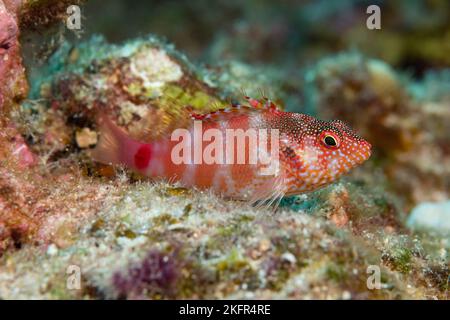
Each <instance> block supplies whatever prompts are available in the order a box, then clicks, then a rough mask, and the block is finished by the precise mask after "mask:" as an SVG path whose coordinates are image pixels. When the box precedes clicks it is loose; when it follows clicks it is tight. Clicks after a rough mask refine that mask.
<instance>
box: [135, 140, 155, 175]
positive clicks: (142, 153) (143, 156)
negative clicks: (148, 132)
mask: <svg viewBox="0 0 450 320" xmlns="http://www.w3.org/2000/svg"><path fill="white" fill-rule="evenodd" d="M151 157H152V148H151V146H150V145H148V144H144V145H142V146H141V147H140V148H139V149H138V151H137V152H136V154H135V155H134V164H135V165H136V167H137V168H138V169H139V170H143V169H145V168H147V167H148V164H149V163H150V159H151Z"/></svg>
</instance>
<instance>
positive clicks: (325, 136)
mask: <svg viewBox="0 0 450 320" xmlns="http://www.w3.org/2000/svg"><path fill="white" fill-rule="evenodd" d="M321 142H322V143H323V144H324V145H325V147H327V148H338V147H339V138H338V137H337V136H336V135H334V134H333V133H331V132H323V133H322V135H321Z"/></svg>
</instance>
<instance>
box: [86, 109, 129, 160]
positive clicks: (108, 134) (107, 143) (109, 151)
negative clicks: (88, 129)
mask: <svg viewBox="0 0 450 320" xmlns="http://www.w3.org/2000/svg"><path fill="white" fill-rule="evenodd" d="M97 123H98V125H99V128H100V140H99V142H98V143H97V146H96V147H95V149H93V150H91V152H90V155H91V157H92V159H93V160H94V161H97V162H100V163H104V164H110V165H111V164H122V157H121V152H124V150H123V148H124V146H126V143H127V141H128V140H130V138H129V137H128V135H127V134H126V132H124V131H123V130H122V129H120V128H119V127H118V126H117V125H115V124H114V123H113V122H112V121H111V120H110V119H109V118H108V117H107V116H104V115H101V116H99V118H98V121H97Z"/></svg>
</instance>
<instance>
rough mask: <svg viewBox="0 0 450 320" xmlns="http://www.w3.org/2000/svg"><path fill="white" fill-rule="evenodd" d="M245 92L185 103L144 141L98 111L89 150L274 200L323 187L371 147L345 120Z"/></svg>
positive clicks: (164, 175)
mask: <svg viewBox="0 0 450 320" xmlns="http://www.w3.org/2000/svg"><path fill="white" fill-rule="evenodd" d="M245 99H246V101H247V102H248V105H241V104H237V103H235V104H232V105H231V106H230V107H228V108H224V109H220V110H217V111H213V112H209V113H206V114H198V113H195V112H194V111H192V110H190V111H189V116H190V118H191V119H190V121H189V123H188V125H187V126H185V127H184V128H179V129H176V130H174V131H173V132H172V134H171V135H166V136H163V137H160V138H158V139H154V140H152V141H148V142H144V141H138V140H135V139H133V138H131V137H130V135H129V134H127V133H126V131H125V130H124V129H122V128H120V127H119V126H117V125H116V124H115V123H114V122H113V121H112V120H111V119H109V118H108V117H107V116H104V115H100V116H99V120H98V125H99V129H100V138H99V142H98V144H97V145H96V147H95V148H94V149H93V150H92V151H91V157H92V158H93V160H94V161H97V162H100V163H104V164H109V165H122V166H124V167H127V168H130V169H131V170H133V171H136V172H138V173H140V174H142V175H144V176H147V177H150V178H152V179H166V180H168V181H172V182H179V183H181V184H182V185H183V186H184V187H188V188H197V189H199V190H207V189H210V190H212V191H213V192H214V193H216V194H220V195H221V196H223V197H226V198H231V199H236V200H244V201H249V202H251V203H253V204H255V205H258V206H259V205H264V206H272V205H273V206H275V207H277V206H278V205H279V203H280V201H281V199H282V198H283V197H285V196H290V195H298V194H303V193H308V192H311V191H314V190H317V189H319V188H322V187H324V186H326V185H328V184H330V183H332V182H334V181H336V180H337V179H338V178H339V177H341V176H342V175H343V174H346V173H348V172H349V171H350V170H351V169H353V168H355V167H357V166H359V165H361V164H362V163H363V162H365V161H366V160H367V159H368V158H369V157H370V155H371V149H372V147H371V144H370V143H369V142H367V141H366V140H364V139H363V138H362V137H360V136H359V135H357V134H356V133H355V132H354V131H353V130H352V129H351V128H350V127H349V126H348V125H347V124H346V123H344V122H343V121H340V120H331V121H324V120H320V119H317V118H314V117H313V116H310V115H307V114H301V113H295V112H286V111H283V110H281V109H280V108H278V107H277V106H276V105H275V104H274V102H272V101H271V100H269V99H267V98H263V99H259V100H258V99H253V98H250V97H247V96H246V97H245ZM230 135H231V138H230V137H229V136H230ZM239 139H240V140H239Z"/></svg>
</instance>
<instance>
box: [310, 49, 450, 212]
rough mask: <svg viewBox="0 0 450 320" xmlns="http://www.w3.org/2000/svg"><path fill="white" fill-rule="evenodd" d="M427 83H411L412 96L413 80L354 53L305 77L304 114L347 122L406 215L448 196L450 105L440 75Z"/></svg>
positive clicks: (328, 62) (324, 63)
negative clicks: (370, 147) (371, 153)
mask: <svg viewBox="0 0 450 320" xmlns="http://www.w3.org/2000/svg"><path fill="white" fill-rule="evenodd" d="M441 78H442V79H441ZM432 79H436V76H434V77H433V78H431V75H430V76H429V77H427V78H426V79H425V80H424V81H422V82H420V83H414V84H412V85H411V86H412V87H413V88H414V92H415V94H411V93H410V92H408V90H407V89H406V87H407V86H408V85H409V83H411V82H412V80H410V79H406V78H405V79H401V78H400V76H399V75H397V74H396V73H395V72H394V70H393V69H392V68H391V67H389V66H388V65H387V64H385V63H383V62H381V61H378V60H371V59H367V58H365V57H363V56H362V55H360V54H358V53H344V54H340V55H338V56H333V57H330V58H325V59H323V60H321V61H320V62H319V63H318V64H317V66H315V67H314V68H311V69H310V70H309V71H308V72H307V73H306V75H305V81H306V84H307V87H306V94H305V96H307V97H308V100H307V110H313V111H315V112H316V113H317V114H318V115H320V116H321V117H325V118H329V119H335V118H338V119H342V120H344V121H347V122H348V123H350V124H351V125H352V126H353V127H355V128H358V131H359V132H361V133H362V135H363V136H364V137H367V139H368V140H369V141H370V142H371V143H372V144H373V145H374V146H375V157H376V158H377V161H378V162H379V163H378V164H377V167H380V168H382V170H383V174H384V179H385V180H386V186H387V187H388V188H389V189H390V190H392V191H393V192H396V193H397V195H398V196H399V197H400V198H402V200H403V201H404V202H405V210H409V209H411V208H412V206H414V205H415V204H417V203H419V202H422V201H442V200H445V199H448V197H449V190H450V185H449V181H450V171H449V168H450V165H449V164H450V154H449V152H448V148H447V147H446V145H447V144H448V137H449V136H450V131H449V127H448V125H446V124H448V123H449V121H450V112H449V111H450V109H449V105H450V100H448V97H446V96H445V95H444V94H439V93H438V92H439V91H441V90H442V91H445V88H446V87H448V85H449V82H448V79H447V78H446V77H445V76H441V77H439V76H438V77H437V79H441V80H442V81H441V82H438V81H439V80H432ZM445 80H447V81H445ZM430 88H441V89H434V90H430ZM436 90H437V91H438V92H435V91H436ZM419 97H420V98H419ZM372 176H373V175H372Z"/></svg>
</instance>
